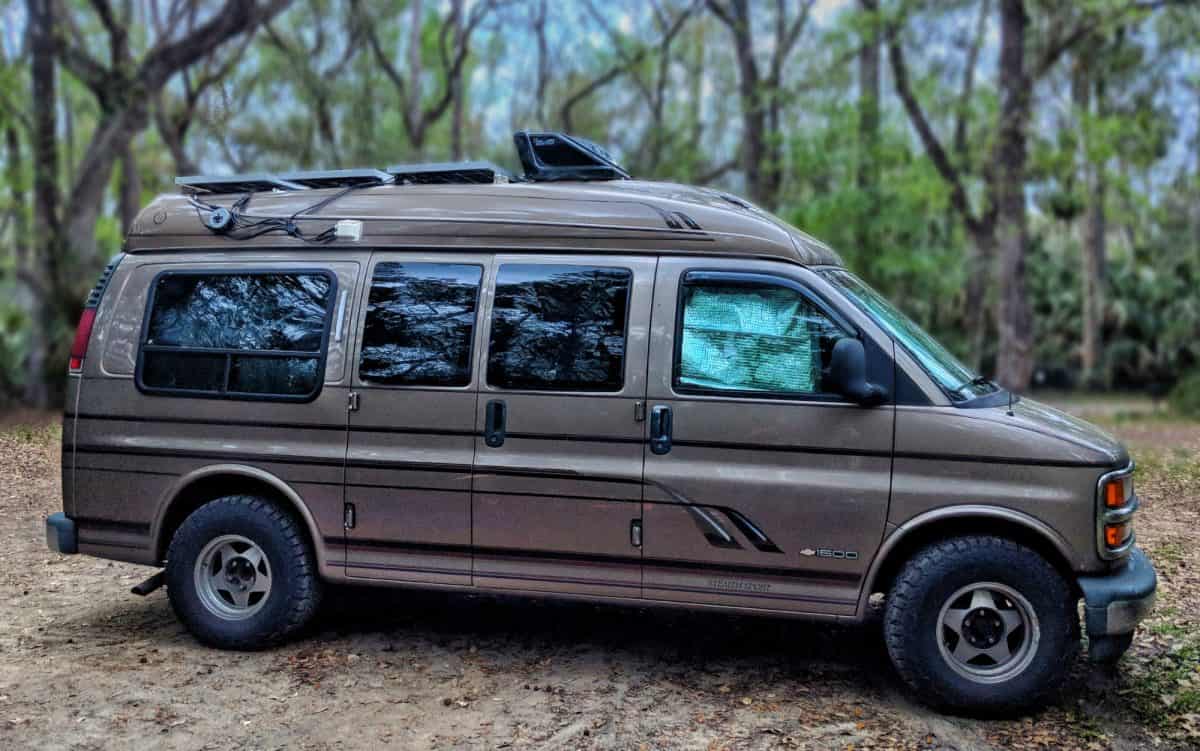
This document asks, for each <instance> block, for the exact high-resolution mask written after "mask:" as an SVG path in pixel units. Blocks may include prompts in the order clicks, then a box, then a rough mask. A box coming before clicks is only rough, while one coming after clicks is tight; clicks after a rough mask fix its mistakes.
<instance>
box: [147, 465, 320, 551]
mask: <svg viewBox="0 0 1200 751" xmlns="http://www.w3.org/2000/svg"><path fill="white" fill-rule="evenodd" d="M227 495H256V496H259V497H261V498H267V499H270V500H272V501H274V502H275V503H277V504H278V505H279V508H281V509H283V511H284V513H287V514H291V515H292V516H293V517H294V518H295V520H296V521H297V522H298V523H299V524H300V528H301V529H303V530H304V532H305V534H306V535H307V534H308V533H309V529H308V525H307V524H305V523H304V519H302V518H300V515H299V514H298V513H296V508H295V506H293V504H292V501H291V499H289V498H288V497H287V496H286V495H284V494H283V493H282V492H281V491H280V490H279V488H277V487H275V486H273V485H272V484H271V483H269V482H267V481H265V480H262V479H260V478H257V477H252V476H249V475H239V474H235V473H224V474H216V475H208V476H206V477H201V478H198V479H196V480H194V481H192V482H191V483H189V484H188V485H187V486H185V487H184V488H183V489H182V490H180V491H179V492H178V493H177V494H176V495H175V497H174V498H173V499H172V500H171V503H170V505H169V506H168V507H167V513H166V516H164V517H163V521H162V526H161V527H160V528H159V530H158V542H157V545H156V547H155V556H156V560H157V561H158V562H159V563H162V562H163V561H165V560H166V559H167V548H168V547H169V546H170V545H171V538H172V537H174V536H175V530H177V529H179V525H181V524H183V520H184V519H186V518H188V516H190V515H191V514H192V512H193V511H195V510H196V509H198V508H200V507H201V506H203V505H204V504H206V503H208V502H209V501H212V500H216V499H217V498H222V497H224V496H227ZM309 542H310V544H311V542H312V541H311V540H310V541H309Z"/></svg>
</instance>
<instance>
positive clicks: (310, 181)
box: [278, 168, 392, 188]
mask: <svg viewBox="0 0 1200 751" xmlns="http://www.w3.org/2000/svg"><path fill="white" fill-rule="evenodd" d="M278 177H279V179H281V180H284V181H286V182H289V183H296V184H298V185H303V186H304V187H306V188H349V187H358V186H369V185H386V184H387V183H390V182H391V181H392V176H391V175H389V174H388V173H386V172H384V171H382V170H377V169H370V168H365V169H332V170H310V171H307V172H284V173H282V174H280V175H278Z"/></svg>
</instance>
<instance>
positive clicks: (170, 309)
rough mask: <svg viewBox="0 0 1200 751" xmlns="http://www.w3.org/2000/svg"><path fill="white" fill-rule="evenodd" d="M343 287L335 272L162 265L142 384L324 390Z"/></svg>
mask: <svg viewBox="0 0 1200 751" xmlns="http://www.w3.org/2000/svg"><path fill="white" fill-rule="evenodd" d="M334 286H335V282H334V277H333V275H332V274H330V273H329V272H326V271H304V272H287V273H276V272H261V273H223V272H210V273H204V272H167V273H164V274H160V275H159V276H158V277H157V279H156V281H155V283H154V289H153V290H152V293H151V297H150V307H149V313H148V314H147V317H146V323H145V326H144V330H143V337H142V346H141V349H140V351H139V353H138V385H139V386H140V388H141V389H142V390H143V391H146V392H149V393H163V394H178V395H185V396H209V397H227V398H236V399H286V400H291V401H306V400H309V399H312V398H314V397H315V396H316V395H317V394H318V393H319V392H320V390H321V381H322V378H323V375H324V364H325V363H324V356H325V345H326V341H327V339H328V335H329V319H330V313H331V312H332V302H333V299H334Z"/></svg>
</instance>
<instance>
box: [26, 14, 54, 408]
mask: <svg viewBox="0 0 1200 751" xmlns="http://www.w3.org/2000/svg"><path fill="white" fill-rule="evenodd" d="M53 5H54V3H53V0H28V2H27V6H26V7H27V11H28V14H29V41H30V47H31V53H32V54H31V58H30V69H31V79H32V83H33V149H32V154H33V239H34V245H33V253H32V254H31V257H30V259H29V264H28V266H27V267H26V268H25V269H23V270H22V278H23V280H24V281H25V285H26V287H28V289H29V292H30V297H31V300H32V304H31V305H30V327H29V334H30V336H29V360H28V372H27V374H26V379H25V401H26V403H28V404H30V405H31V406H34V407H40V408H45V407H48V406H49V404H50V390H49V387H48V383H49V378H48V377H47V361H48V359H49V351H50V343H51V338H52V337H53V335H54V328H55V327H54V322H55V316H54V306H53V304H52V297H53V290H54V289H55V288H56V287H57V280H58V267H59V260H60V259H61V258H62V255H63V251H64V247H63V245H64V244H63V233H62V225H61V223H60V221H59V203H60V201H61V197H60V195H59V192H58V178H59V174H58V140H57V136H58V109H57V106H58V93H57V90H56V89H57V87H56V85H55V83H56V82H55V76H54V74H55V71H54V53H55V41H54V8H53Z"/></svg>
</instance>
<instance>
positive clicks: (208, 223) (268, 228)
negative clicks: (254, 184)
mask: <svg viewBox="0 0 1200 751" xmlns="http://www.w3.org/2000/svg"><path fill="white" fill-rule="evenodd" d="M367 187H374V186H372V185H348V186H346V187H345V188H343V189H342V190H339V191H338V192H337V193H334V194H333V195H329V196H326V197H324V198H322V199H321V200H320V201H317V202H316V203H314V204H312V205H310V206H306V207H304V208H302V209H300V210H299V211H297V212H296V213H294V214H292V215H291V216H289V217H278V216H264V217H256V216H254V215H252V214H247V213H245V209H246V207H247V206H248V205H249V204H250V199H251V198H253V197H254V193H246V194H245V195H243V196H242V197H241V198H239V199H237V200H236V201H234V202H233V205H232V206H230V207H229V208H225V207H224V206H217V205H215V204H211V203H209V202H208V201H204V200H202V199H200V198H197V197H196V196H195V195H189V196H188V203H190V204H191V205H192V207H193V208H194V209H196V218H197V219H199V220H200V223H201V224H203V225H204V226H205V227H208V228H209V229H210V230H211V231H213V232H214V233H216V234H218V235H225V236H226V237H229V238H231V239H233V240H253V239H254V238H256V237H261V236H263V235H269V234H273V233H277V232H278V233H283V234H285V235H289V236H290V237H294V238H296V239H298V240H303V241H304V242H307V243H314V244H323V243H328V242H332V241H333V240H335V239H337V229H336V223H335V224H332V225H330V226H329V227H326V228H325V229H324V230H322V231H320V232H318V233H316V234H308V233H306V232H304V230H302V229H300V226H299V225H298V224H296V219H298V218H299V217H301V216H304V215H305V214H311V213H313V212H316V211H320V210H321V209H323V208H325V207H326V206H328V205H329V204H331V203H333V202H334V201H336V200H338V199H339V198H342V197H343V196H345V195H346V194H347V193H350V192H351V191H355V190H359V189H361V188H367ZM204 211H207V212H208V217H207V218H206V217H204V216H203V215H202V212H204Z"/></svg>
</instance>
